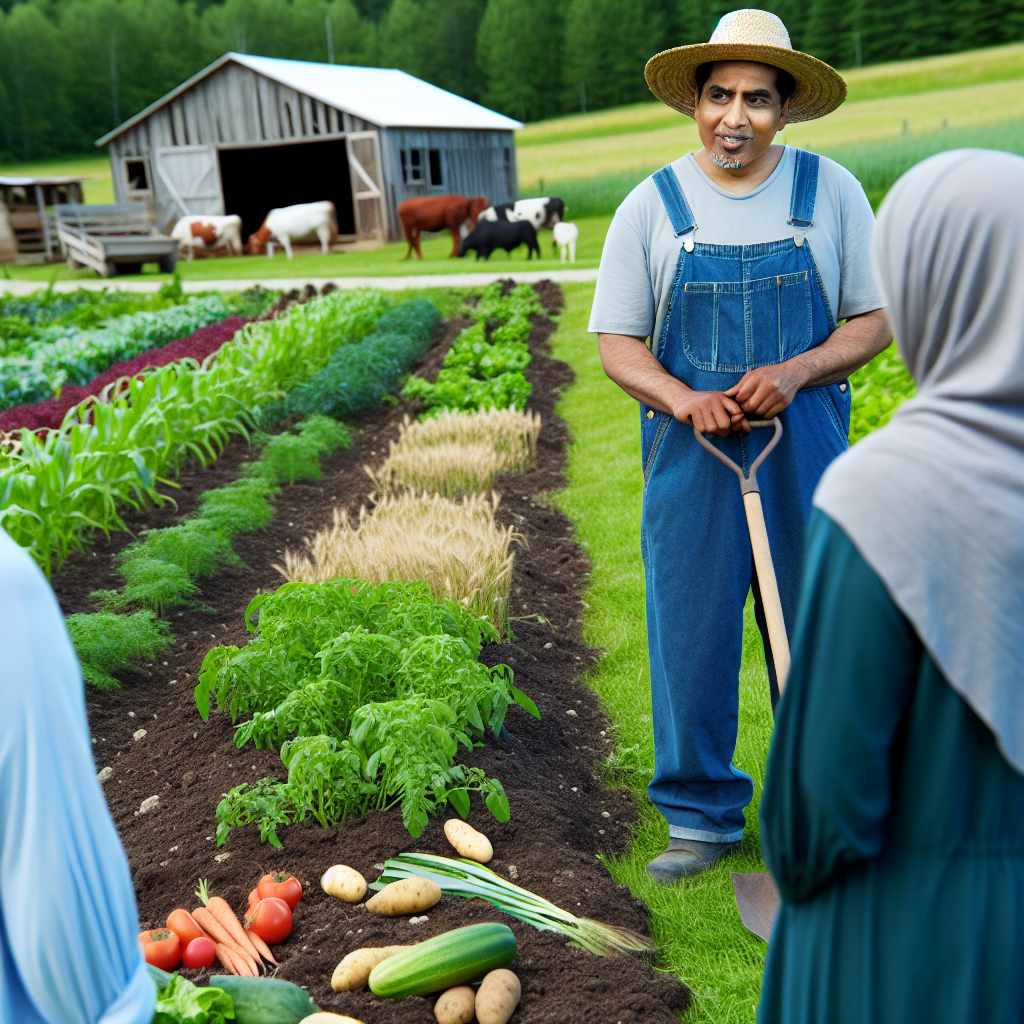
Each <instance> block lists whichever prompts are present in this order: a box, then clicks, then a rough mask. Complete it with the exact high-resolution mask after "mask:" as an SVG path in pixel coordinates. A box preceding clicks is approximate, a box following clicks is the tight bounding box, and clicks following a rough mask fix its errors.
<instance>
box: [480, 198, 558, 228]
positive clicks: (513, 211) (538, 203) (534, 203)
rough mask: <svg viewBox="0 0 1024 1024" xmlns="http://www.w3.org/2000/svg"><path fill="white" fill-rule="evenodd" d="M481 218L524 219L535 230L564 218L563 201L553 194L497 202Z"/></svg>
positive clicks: (552, 225)
mask: <svg viewBox="0 0 1024 1024" xmlns="http://www.w3.org/2000/svg"><path fill="white" fill-rule="evenodd" d="M480 219H481V220H489V221H492V222H493V221H496V220H510V221H517V220H525V221H529V222H530V223H531V224H532V225H533V227H534V229H535V230H537V231H540V230H541V228H553V227H554V226H555V225H556V224H557V223H558V222H559V221H562V220H564V219H565V203H563V202H562V200H561V199H558V198H557V197H555V196H544V197H543V198H541V199H520V200H518V201H517V202H514V203H499V204H498V205H497V206H491V207H489V208H488V209H486V210H484V212H483V213H481V214H480Z"/></svg>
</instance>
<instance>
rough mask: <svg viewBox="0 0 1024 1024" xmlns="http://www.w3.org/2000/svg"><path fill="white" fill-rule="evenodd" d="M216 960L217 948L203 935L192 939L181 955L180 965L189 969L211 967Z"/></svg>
mask: <svg viewBox="0 0 1024 1024" xmlns="http://www.w3.org/2000/svg"><path fill="white" fill-rule="evenodd" d="M216 959H217V947H216V946H215V945H214V944H213V940H212V939H208V938H206V936H205V935H201V936H200V937H199V938H197V939H193V940H192V941H191V942H190V943H189V944H188V945H187V946H186V947H185V951H184V952H183V953H182V954H181V962H182V965H183V966H185V967H191V968H199V967H212V966H213V961H214V960H216Z"/></svg>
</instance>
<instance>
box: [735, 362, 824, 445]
mask: <svg viewBox="0 0 1024 1024" xmlns="http://www.w3.org/2000/svg"><path fill="white" fill-rule="evenodd" d="M807 381H808V373H807V370H806V369H805V368H804V367H802V366H801V365H800V364H799V363H798V362H797V360H795V359H788V360H786V362H784V363H776V364H774V365H772V366H759V367H758V368H757V369H756V370H749V371H748V372H747V373H745V374H744V375H743V376H742V378H740V382H739V383H738V384H735V385H733V386H732V387H731V388H729V390H728V391H726V392H725V394H726V395H727V396H728V397H729V398H733V399H735V400H736V402H737V403H738V404H739V406H740V408H741V409H742V410H743V412H744V413H746V415H747V417H748V418H749V419H752V420H770V419H771V418H772V417H773V416H778V414H779V413H780V412H782V410H783V409H785V408H786V407H787V406H788V405H789V403H790V402H792V401H793V399H794V398H795V397H796V393H797V392H798V391H799V390H800V389H801V388H803V387H806V385H807ZM747 429H749V427H748V428H747Z"/></svg>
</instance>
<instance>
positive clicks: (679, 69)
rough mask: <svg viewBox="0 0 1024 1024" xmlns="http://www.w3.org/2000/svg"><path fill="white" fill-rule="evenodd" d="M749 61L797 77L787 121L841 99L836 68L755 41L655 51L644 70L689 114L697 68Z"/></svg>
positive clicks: (809, 116)
mask: <svg viewBox="0 0 1024 1024" xmlns="http://www.w3.org/2000/svg"><path fill="white" fill-rule="evenodd" d="M725 60H749V61H757V63H759V64H770V65H772V67H776V68H782V70H783V71H788V72H789V73H790V74H791V75H792V76H793V78H794V79H795V81H796V90H795V91H794V93H793V95H792V96H791V97H790V100H789V114H788V115H787V117H786V120H787V122H790V123H792V122H794V121H813V120H814V118H816V117H824V116H825V115H826V114H829V113H831V112H832V111H833V110H835V109H836V107H838V106H839V104H840V103H842V102H843V100H845V99H846V82H844V81H843V78H842V75H840V74H839V72H838V71H836V70H835V68H832V67H829V65H828V64H826V63H825V62H824V61H820V60H818V58H817V57H812V56H811V55H810V54H808V53H800V51H799V50H787V49H784V48H783V47H781V46H758V45H756V44H754V43H696V44H694V45H692V46H676V47H675V48H673V49H671V50H663V51H662V52H661V53H657V54H655V55H654V56H653V57H652V58H651V59H650V60H649V61H648V62H647V67H646V69H645V70H644V77H645V78H646V79H647V84H648V86H650V89H651V92H653V93H654V95H655V96H657V97H658V99H659V100H661V102H662V103H667V104H668V105H669V106H670V107H674V108H675V109H676V110H679V111H682V113H684V114H686V115H688V116H689V117H693V112H694V108H695V106H696V97H697V68H698V67H699V66H700V65H701V64H710V63H712V62H713V61H725Z"/></svg>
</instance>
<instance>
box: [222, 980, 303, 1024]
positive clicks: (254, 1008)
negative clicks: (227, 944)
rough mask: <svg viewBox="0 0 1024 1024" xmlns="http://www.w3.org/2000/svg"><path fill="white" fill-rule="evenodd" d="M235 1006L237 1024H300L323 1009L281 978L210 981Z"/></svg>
mask: <svg viewBox="0 0 1024 1024" xmlns="http://www.w3.org/2000/svg"><path fill="white" fill-rule="evenodd" d="M210 985H211V986H212V987H213V988H220V989H223V990H224V991H225V992H227V994H228V995H229V996H231V1001H232V1002H233V1003H234V1004H235V1024H299V1021H301V1020H303V1019H304V1018H305V1017H308V1016H309V1015H310V1014H311V1013H316V1012H317V1011H318V1010H319V1009H320V1007H319V1006H317V1005H316V1003H314V1002H313V1000H312V999H310V998H309V995H308V993H307V992H306V990H305V989H301V988H299V986H298V985H293V984H292V983H291V982H290V981H282V980H281V979H280V978H239V977H236V976H235V975H233V974H218V975H215V976H214V977H212V978H211V979H210Z"/></svg>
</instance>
